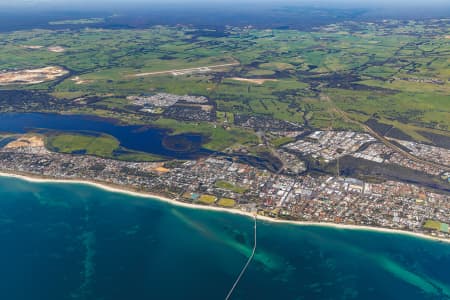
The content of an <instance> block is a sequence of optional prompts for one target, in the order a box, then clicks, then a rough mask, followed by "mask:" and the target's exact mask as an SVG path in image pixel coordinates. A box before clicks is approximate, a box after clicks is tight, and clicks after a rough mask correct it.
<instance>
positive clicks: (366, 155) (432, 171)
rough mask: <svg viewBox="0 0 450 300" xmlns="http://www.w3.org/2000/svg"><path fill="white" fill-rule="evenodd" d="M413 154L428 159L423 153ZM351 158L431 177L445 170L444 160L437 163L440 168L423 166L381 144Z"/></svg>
mask: <svg viewBox="0 0 450 300" xmlns="http://www.w3.org/2000/svg"><path fill="white" fill-rule="evenodd" d="M420 145H423V144H420ZM423 146H427V147H431V146H428V145H423ZM433 148H434V149H442V150H443V151H448V150H446V149H443V148H437V147H433ZM414 154H415V155H416V154H421V155H416V156H418V157H421V158H428V155H427V154H425V153H423V152H420V153H414ZM444 155H445V154H444V152H438V153H437V154H436V156H437V157H443V156H444ZM352 156H353V157H357V158H362V159H365V160H370V161H374V162H377V163H388V164H396V165H399V166H402V167H405V168H409V169H413V170H417V171H420V172H424V173H427V174H429V175H433V176H437V175H441V174H443V173H444V172H445V170H446V169H445V166H444V165H445V160H442V161H440V162H439V164H442V167H439V166H435V165H431V164H425V163H422V162H417V161H414V160H412V159H410V158H408V157H405V156H403V155H400V154H399V153H397V152H395V151H394V150H392V149H391V148H389V147H387V146H385V145H384V144H382V143H373V144H370V145H368V146H367V147H366V148H364V149H362V150H360V151H358V152H356V153H353V154H352ZM447 163H448V161H447Z"/></svg>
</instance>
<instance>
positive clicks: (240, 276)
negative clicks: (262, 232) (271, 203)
mask: <svg viewBox="0 0 450 300" xmlns="http://www.w3.org/2000/svg"><path fill="white" fill-rule="evenodd" d="M254 220H255V224H254V226H253V228H254V243H253V249H252V253H251V254H250V256H249V257H248V260H247V262H246V263H245V265H244V267H243V268H242V270H241V273H239V276H238V277H237V278H236V281H235V282H234V284H233V286H232V287H231V289H230V291H229V292H228V294H227V296H226V297H225V300H228V299H230V297H231V295H232V294H233V292H234V290H235V288H236V286H237V285H238V283H239V281H240V280H241V278H242V276H243V275H244V273H245V271H246V270H247V267H248V266H249V265H250V263H251V261H252V260H253V257H254V256H255V252H256V223H257V222H256V214H255V216H254Z"/></svg>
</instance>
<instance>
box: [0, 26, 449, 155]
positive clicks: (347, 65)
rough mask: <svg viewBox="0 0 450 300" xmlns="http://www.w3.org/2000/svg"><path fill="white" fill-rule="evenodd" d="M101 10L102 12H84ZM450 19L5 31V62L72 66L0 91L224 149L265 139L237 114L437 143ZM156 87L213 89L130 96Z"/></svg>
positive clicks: (0, 57)
mask: <svg viewBox="0 0 450 300" xmlns="http://www.w3.org/2000/svg"><path fill="white" fill-rule="evenodd" d="M91 21H95V22H97V21H99V22H100V21H101V20H80V22H88V24H89V22H91ZM61 22H62V24H64V22H65V21H61ZM449 30H450V25H449V23H448V21H446V20H429V21H408V22H406V21H405V22H403V21H394V20H392V21H383V22H378V23H354V22H352V23H339V24H333V25H328V26H324V27H319V28H317V29H315V30H312V31H309V32H302V31H298V30H275V29H274V30H259V29H252V28H237V27H227V28H226V29H225V30H223V31H221V32H217V34H216V35H214V34H205V33H204V31H203V30H199V29H196V28H192V27H189V26H177V27H169V26H154V27H151V28H148V29H130V30H125V29H117V30H110V29H101V28H96V29H90V28H84V29H58V30H49V29H45V30H44V29H35V30H30V31H17V32H9V33H1V34H0V70H2V72H3V73H5V74H20V72H26V71H24V70H32V69H38V70H39V69H42V68H47V67H50V66H51V67H57V68H60V69H61V70H67V72H69V73H68V74H65V76H62V77H56V76H55V77H51V78H47V79H46V80H40V81H36V82H34V81H31V82H28V84H17V83H18V82H16V81H15V82H14V84H12V82H11V84H10V85H7V84H4V85H2V86H1V87H0V88H1V89H2V90H7V91H9V92H18V93H19V92H21V93H23V92H33V93H40V94H39V95H41V96H42V95H48V98H45V97H43V96H42V98H40V99H43V100H40V101H35V102H33V100H32V99H30V100H29V101H30V103H31V102H33V103H32V105H31V104H29V103H25V102H20V103H18V102H17V101H16V102H14V97H9V98H8V100H4V99H1V97H2V96H1V95H0V101H2V100H3V101H4V102H5V103H6V104H2V109H6V108H8V109H14V110H18V111H43V112H51V111H52V109H53V111H54V112H58V113H60V112H65V113H77V114H80V113H81V114H90V115H97V116H102V117H107V118H114V119H118V120H119V121H121V122H122V123H126V124H145V125H153V126H158V127H163V128H167V129H170V130H172V132H173V133H174V134H176V133H183V132H194V133H201V134H204V135H205V136H206V137H207V138H208V139H207V142H206V144H205V148H207V149H210V150H214V151H224V150H225V149H226V148H229V147H232V146H235V145H241V146H242V145H244V146H245V145H251V146H254V145H255V144H258V143H259V142H260V141H259V140H258V137H257V135H256V133H255V131H256V129H255V130H254V131H252V130H251V129H248V128H246V129H244V128H241V127H240V126H237V125H236V124H235V121H234V120H235V115H236V114H239V115H246V116H256V117H264V118H266V119H274V120H283V121H288V122H291V123H294V124H298V125H299V126H303V127H304V128H309V129H318V128H320V129H330V128H333V129H338V130H339V129H351V130H359V131H362V130H364V128H365V126H372V125H373V124H383V126H384V125H386V126H390V127H391V129H392V130H391V131H390V132H391V133H392V132H397V133H398V134H402V135H403V136H407V137H408V138H409V139H413V140H418V141H422V142H427V143H434V140H436V139H434V138H430V137H431V136H432V137H438V139H441V140H448V139H450V99H449V94H450V85H449V78H450V71H449V70H450V66H449V64H450V40H449V39H448V36H449ZM8 72H9V73H8ZM6 83H8V82H6ZM156 93H167V94H172V95H192V96H204V97H206V98H207V99H208V103H206V104H207V106H208V107H209V108H208V110H205V107H206V106H205V107H203V106H201V105H191V104H189V105H186V103H176V104H174V105H173V106H170V107H164V108H161V107H159V108H155V107H151V106H150V107H145V106H144V107H139V106H136V105H134V104H133V103H131V101H130V100H128V99H129V98H127V97H129V96H139V95H149V94H150V95H153V94H156ZM21 99H23V98H21ZM45 99H47V100H45ZM46 101H47V102H46ZM49 101H50V102H51V103H52V104H49ZM2 103H3V102H2ZM374 121H375V122H374ZM372 129H374V130H376V129H377V128H372ZM285 141H288V139H283V138H281V139H279V140H274V141H273V144H274V146H275V147H277V146H279V145H281V144H283V143H284V142H285ZM68 147H69V149H67V151H70V150H73V149H72V148H71V147H70V146H68ZM83 149H84V148H83ZM75 150H76V149H75ZM88 150H89V149H88ZM92 151H93V153H94V154H96V155H98V154H100V155H106V156H108V155H110V154H108V153H103V152H98V151H97V150H92Z"/></svg>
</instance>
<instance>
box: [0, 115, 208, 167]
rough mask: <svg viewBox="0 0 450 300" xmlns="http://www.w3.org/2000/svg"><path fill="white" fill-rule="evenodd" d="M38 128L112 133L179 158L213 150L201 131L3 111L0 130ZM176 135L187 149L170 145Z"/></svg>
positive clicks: (135, 146) (132, 145)
mask: <svg viewBox="0 0 450 300" xmlns="http://www.w3.org/2000/svg"><path fill="white" fill-rule="evenodd" d="M38 129H41V130H44V131H45V130H58V131H88V132H96V133H104V134H109V135H111V136H113V137H115V138H116V139H117V140H119V141H120V145H121V146H123V147H125V148H128V149H131V150H136V151H143V152H148V153H152V154H157V155H162V156H167V157H174V158H180V159H189V158H196V157H199V156H202V155H206V154H208V153H210V152H211V151H209V150H206V149H203V148H202V147H201V145H202V142H204V138H203V137H202V136H201V135H199V134H181V135H177V136H170V137H169V136H168V131H167V130H163V129H159V128H155V127H149V126H136V125H133V126H129V125H128V126H123V125H119V124H117V123H116V122H114V121H112V120H109V119H104V118H98V117H91V116H83V115H59V114H43V113H0V132H11V133H25V132H27V131H31V130H38ZM176 139H178V140H181V141H182V142H183V144H184V146H186V145H185V144H186V143H188V145H187V147H186V149H173V148H167V147H166V146H165V145H164V143H163V141H166V142H169V143H171V144H176ZM174 140H175V141H174Z"/></svg>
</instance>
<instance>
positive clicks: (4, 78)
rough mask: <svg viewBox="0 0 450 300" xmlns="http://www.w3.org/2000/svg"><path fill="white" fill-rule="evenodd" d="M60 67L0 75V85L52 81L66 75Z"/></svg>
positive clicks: (66, 72) (65, 71)
mask: <svg viewBox="0 0 450 300" xmlns="http://www.w3.org/2000/svg"><path fill="white" fill-rule="evenodd" d="M68 73H69V71H67V70H65V69H63V68H61V67H45V68H39V69H29V70H20V71H12V72H3V73H0V85H11V84H37V83H42V82H46V81H52V80H55V79H57V78H58V77H61V76H64V75H66V74H68Z"/></svg>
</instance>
